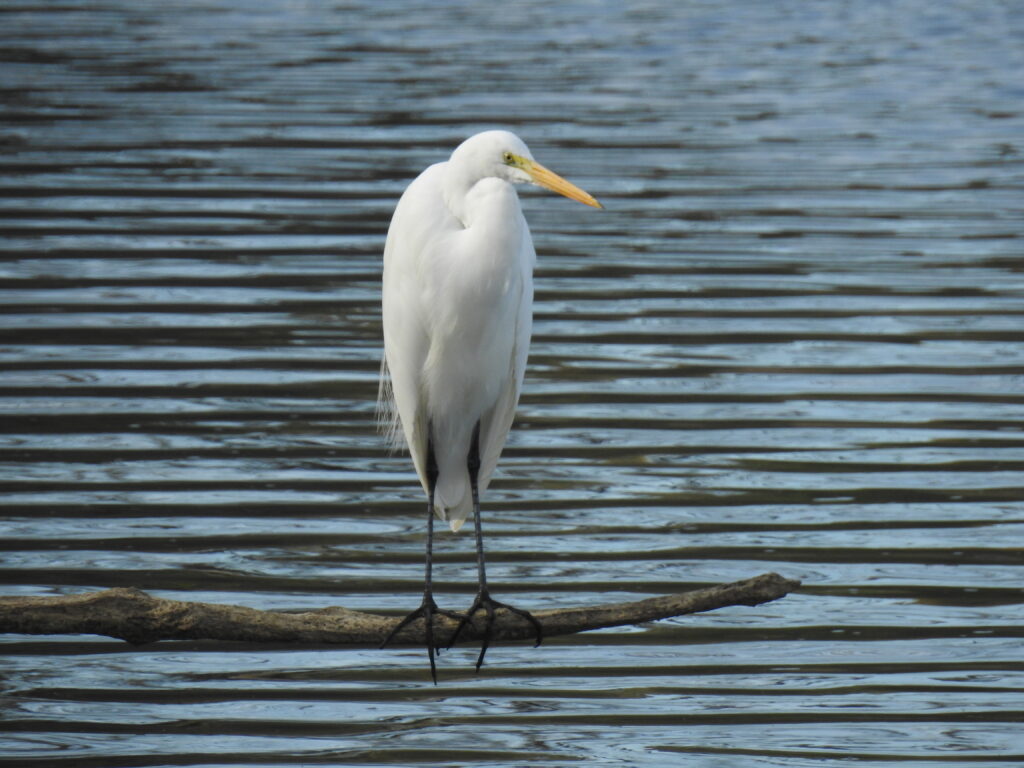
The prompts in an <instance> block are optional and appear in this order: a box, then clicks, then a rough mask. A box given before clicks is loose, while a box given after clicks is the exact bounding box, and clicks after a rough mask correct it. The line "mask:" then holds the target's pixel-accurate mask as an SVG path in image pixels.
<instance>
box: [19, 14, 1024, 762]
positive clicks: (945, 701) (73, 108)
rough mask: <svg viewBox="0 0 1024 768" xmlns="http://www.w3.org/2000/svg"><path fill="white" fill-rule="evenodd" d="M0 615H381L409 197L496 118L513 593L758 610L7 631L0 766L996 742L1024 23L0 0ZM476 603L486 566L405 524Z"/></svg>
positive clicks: (389, 572)
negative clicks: (259, 635) (38, 598)
mask: <svg viewBox="0 0 1024 768" xmlns="http://www.w3.org/2000/svg"><path fill="white" fill-rule="evenodd" d="M0 18H2V20H3V23H2V24H0V40H2V45H0V61H2V67H3V105H2V107H0V115H2V124H3V127H2V130H0V146H2V147H3V155H2V158H0V221H2V228H3V230H4V232H5V235H4V238H3V241H2V243H0V275H2V281H3V282H2V288H0V296H2V299H0V305H2V306H0V309H2V315H0V413H2V416H0V452H2V460H3V462H4V463H3V469H2V475H0V493H2V494H3V507H4V525H3V528H2V533H0V537H2V538H0V551H2V556H0V577H2V579H3V581H4V586H3V592H4V593H6V594H27V595H45V594H70V593H76V592H81V591H88V590H95V589H99V588H103V587H109V586H125V585H132V586H137V587H140V588H142V589H145V590H148V591H150V592H152V593H153V594H156V595H161V596H167V597H173V598H179V599H187V600H204V601H211V602H224V603H234V604H242V605H250V606H254V607H260V608H281V609H299V608H316V607H322V606H325V605H331V604H341V605H345V606H348V607H351V608H356V609H367V610H382V611H391V612H394V613H396V614H398V613H402V612H404V611H407V610H409V609H410V608H412V607H413V605H414V604H415V603H416V602H417V601H418V599H419V590H420V587H421V577H422V546H423V519H422V517H423V514H422V506H423V503H422V499H421V492H420V490H419V487H418V484H417V482H416V480H415V477H414V476H413V474H412V471H411V468H410V464H409V460H408V458H407V457H405V456H390V455H388V454H387V452H386V450H385V446H384V442H383V440H382V439H381V438H379V437H378V436H377V435H376V434H375V432H374V424H373V401H374V398H375V395H376V373H377V366H378V361H379V356H380V317H379V276H380V252H381V249H382V246H383V239H384V235H385V232H386V229H387V224H388V220H389V217H390V213H391V210H392V209H393V206H394V204H395V202H396V200H397V198H398V196H399V195H400V193H401V190H402V189H403V188H404V185H405V184H406V183H408V181H409V180H410V179H411V178H412V177H413V176H414V175H415V174H416V173H417V172H418V171H419V169H421V168H422V167H424V166H425V165H427V164H429V163H431V162H434V161H437V160H439V159H443V158H444V157H445V156H446V155H447V153H448V152H449V151H450V150H451V148H452V147H453V146H455V145H456V144H457V143H458V142H459V141H460V140H461V139H462V138H464V137H465V136H467V135H469V134H472V133H474V132H476V131H477V130H481V129H484V128H490V127H495V126H502V127H507V128H511V129H513V130H515V131H517V132H518V133H519V134H520V135H521V136H523V138H524V139H525V140H526V141H527V142H528V143H529V144H530V147H531V149H532V150H533V152H534V154H535V155H536V156H537V157H538V159H540V160H541V162H543V163H545V164H546V165H548V166H550V167H552V168H553V169H555V170H557V171H558V172H560V173H562V174H564V175H566V176H567V177H568V178H570V179H572V180H573V181H575V182H577V183H578V184H580V186H582V187H584V188H585V189H587V190H588V191H590V192H592V193H594V194H595V195H596V196H597V197H598V198H599V199H601V200H602V202H604V203H605V204H606V206H607V210H606V211H603V212H596V211H592V210H590V209H587V208H585V207H583V206H578V205H575V204H573V203H571V202H569V201H566V200H562V199H556V198H555V197H553V196H549V195H545V194H541V193H539V192H530V191H524V193H523V200H524V207H525V209H526V213H527V217H528V219H529V220H530V223H531V226H532V229H533V233H534V240H535V242H536V243H537V246H538V251H539V265H538V270H537V275H536V287H537V302H536V323H535V337H534V341H533V346H532V350H531V358H530V364H529V368H528V371H527V381H526V386H525V393H524V396H523V399H522V403H521V406H520V409H519V417H518V419H517V423H516V426H515V429H514V432H513V435H512V437H511V440H510V444H509V447H508V449H507V451H506V453H505V456H504V457H503V460H502V462H501V464H500V467H499V474H498V476H497V478H496V480H495V482H494V484H493V486H492V489H491V490H490V491H489V493H488V495H487V497H486V499H485V515H486V517H485V519H486V523H485V525H486V529H487V534H488V544H489V552H490V568H491V575H492V581H493V586H494V589H495V593H496V595H497V596H498V597H499V598H505V599H508V600H510V601H512V602H514V603H515V604H517V605H520V606H522V607H527V608H531V609H547V608H553V607H557V606H572V605H584V604H595V603H600V602H608V601H617V600H625V599H640V598H643V597H647V596H650V595H655V594H663V593H670V592H674V591H681V590H684V589H688V588H691V587H696V586H701V585H706V584H712V583H719V582H724V581H733V580H736V579H740V578H746V577H749V576H753V575H756V574H758V573H762V572H765V571H770V570H774V571H778V572H780V573H782V574H783V575H785V576H788V577H791V578H798V579H801V580H803V583H804V586H803V588H802V589H801V590H800V591H799V592H798V593H797V594H794V595H792V596H790V597H787V598H786V599H784V600H781V601H778V602H775V603H771V604H768V605H764V606H760V607H757V608H746V607H737V608H731V609H726V610H722V611H718V612H714V613H711V614H706V615H700V616H693V617H686V618H682V619H678V620H673V621H665V622H660V623H657V624H653V625H650V626H644V627H635V628H625V629H618V630H606V631H601V632H594V633H589V634H584V635H579V636H575V637H567V638H552V639H550V640H549V641H547V642H546V643H545V644H544V645H543V646H542V647H541V648H539V649H533V648H531V647H529V646H528V645H526V644H524V645H499V646H497V647H495V648H494V649H493V650H492V651H491V652H490V653H489V655H488V659H487V665H486V666H485V668H484V670H483V671H482V672H481V673H480V674H479V675H476V674H474V673H473V671H472V662H473V661H474V659H475V650H474V649H472V648H465V649H456V650H453V651H451V652H448V653H445V654H444V655H443V657H442V659H441V669H440V677H441V683H440V685H438V686H437V687H434V686H433V685H430V684H429V678H428V673H427V665H426V658H425V655H424V653H423V652H422V651H421V650H418V649H412V648H397V649H390V650H385V651H381V650H377V649H375V648H354V649H352V648H341V649H339V648H321V647H294V646H259V645H234V644H227V643H159V644H155V645H151V646H146V647H142V648H131V647H129V646H127V645H125V644H123V643H119V642H117V641H113V640H107V639H103V638H95V637H84V636H83V637H24V636H7V637H6V638H4V639H3V641H2V642H3V646H2V650H3V656H2V658H0V665H2V670H3V685H4V696H3V698H2V699H0V707H2V708H3V709H2V719H0V731H2V735H0V765H4V766H25V765H40V766H42V765H45V766H104V767H105V768H117V767H119V766H149V765H153V766H157V765H159V766H164V765H188V766H212V765H217V766H250V765H264V766H266V765H273V766H306V765H402V766H410V765H417V766H419V765H424V766H425V765H431V766H432V765H438V764H444V765H464V766H473V765H487V766H499V765H501V766H505V765H507V766H522V765H544V766H560V765H565V766H569V765H578V764H579V763H580V762H581V761H587V762H589V763H591V764H599V765H611V764H644V765H647V766H662V765H664V766H676V765H680V764H694V765H711V766H732V765H752V766H783V765H784V766H804V765H806V766H821V765H833V764H839V763H844V764H845V763H847V762H850V761H854V762H857V763H858V764H861V765H872V766H875V765H877V766H888V765H894V764H897V763H904V762H910V763H914V764H918V765H919V764H925V765H930V766H945V765H954V764H957V765H959V764H965V763H966V764H971V765H979V766H996V765H1005V764H1007V763H1013V762H1020V761H1022V760H1024V737H1022V736H1021V732H1022V731H1021V721H1022V720H1024V654H1022V652H1021V649H1022V644H1021V638H1022V635H1024V630H1022V626H1024V590H1022V588H1021V583H1022V576H1024V567H1022V566H1024V557H1022V538H1021V534H1022V524H1024V481H1022V479H1021V478H1022V474H1021V469H1022V468H1024V434H1022V429H1024V389H1022V386H1021V384H1022V374H1024V330H1022V317H1024V278H1022V271H1024V255H1022V240H1021V236H1022V231H1024V228H1022V223H1024V204H1022V201H1024V196H1022V191H1024V156H1022V154H1021V153H1022V152H1024V142H1022V137H1024V106H1022V104H1024V101H1022V97H1024V87H1022V85H1021V80H1020V75H1019V73H1020V72H1021V71H1024V13H1022V11H1021V9H1020V8H1019V4H1017V3H1013V2H981V3H968V2H950V3H942V4H938V5H936V4H934V3H925V2H921V1H920V0H902V1H898V2H894V3H885V4H883V3H873V2H872V3H860V2H837V3H829V4H824V3H819V4H806V3H797V2H788V1H787V2H779V3H771V4H763V3H757V2H738V3H733V4H729V5H723V4H718V3H710V2H687V3H669V2H646V3H609V2H596V1H595V2H583V1H582V0H580V1H579V2H568V3H559V4H556V5H552V4H550V3H542V2H532V1H531V2H521V3H508V4H502V5H493V4H468V3H465V4H463V3H454V4H443V3H434V4H427V3H423V4H420V3H412V2H401V3H390V4H371V3H359V2H355V3H342V4H334V5H327V4H321V3H303V2H283V1H282V0H274V1H272V2H266V3H262V4H260V6H259V7H256V5H255V4H243V3H230V2H226V3H220V4H213V3H202V2H183V1H181V0H169V1H168V2H163V3H160V4H159V5H157V4H151V3H144V4H137V3H128V2H123V1H122V0H109V1H108V2H104V3H102V4H96V3H87V2H74V0H66V1H65V2H61V3H56V2H49V1H47V2H38V3H31V4H29V3H22V4H7V5H5V6H4V7H3V8H0ZM437 548H438V560H439V565H438V569H439V572H438V579H439V581H440V585H439V599H440V601H441V602H442V604H443V605H445V606H449V607H452V608H460V607H464V606H465V605H467V604H468V602H469V600H470V599H471V596H472V591H473V581H474V566H473V557H472V546H471V538H470V537H469V536H466V535H460V536H457V537H456V536H451V535H444V536H441V537H440V538H439V541H438V542H437Z"/></svg>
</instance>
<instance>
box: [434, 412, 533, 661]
mask: <svg viewBox="0 0 1024 768" xmlns="http://www.w3.org/2000/svg"><path fill="white" fill-rule="evenodd" d="M466 468H467V469H468V470H469V487H470V490H471V491H472V493H473V523H474V524H475V526H476V567H477V575H478V584H479V588H478V591H477V593H476V597H475V598H474V599H473V604H472V605H471V606H470V607H469V610H468V611H466V613H464V614H463V615H462V618H461V620H460V621H459V626H458V627H457V628H456V629H455V634H454V635H452V640H451V643H449V644H448V647H449V648H451V647H452V646H453V645H455V641H456V640H458V639H459V635H460V634H461V633H462V630H463V629H464V628H465V626H466V625H467V624H468V623H469V622H470V621H471V620H472V619H473V616H474V614H476V612H477V611H480V610H482V611H484V612H485V613H486V614H487V622H486V624H485V629H484V635H483V638H482V639H481V641H480V655H479V656H477V659H476V669H477V671H478V672H479V671H480V665H481V664H483V663H484V655H485V654H486V653H487V649H488V648H489V647H490V645H491V639H492V637H493V632H494V612H495V610H496V609H497V608H504V609H505V610H506V611H509V612H511V613H514V614H516V615H517V616H521V617H522V618H524V619H525V620H526V621H528V622H530V624H532V625H533V628H534V630H535V631H536V633H537V643H536V645H540V643H541V641H542V640H543V639H544V630H543V629H542V627H541V625H540V622H539V621H537V619H535V618H534V616H533V614H532V613H530V612H529V611H524V610H522V609H521V608H514V607H512V606H511V605H508V604H507V603H502V602H499V601H498V600H495V599H494V598H493V597H491V592H490V590H489V589H488V588H487V567H486V565H485V563H484V534H483V529H482V528H481V527H480V489H479V487H478V484H477V480H478V477H479V475H480V422H479V421H478V422H477V423H476V426H475V427H474V428H473V437H472V438H471V440H470V444H469V456H468V457H467V460H466Z"/></svg>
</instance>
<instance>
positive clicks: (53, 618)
mask: <svg viewBox="0 0 1024 768" xmlns="http://www.w3.org/2000/svg"><path fill="white" fill-rule="evenodd" d="M798 586H800V582H798V581H791V580H789V579H784V578H782V577H781V576H779V575H778V574H776V573H765V574H762V575H760V576H756V577H754V578H752V579H746V580H744V581H736V582H733V583H732V584H721V585H719V586H715V587H707V588H705V589H697V590H694V591H692V592H683V593H681V594H678V595H665V596H664V597H652V598H650V599H647V600H639V601H637V602H631V603H614V604H610V605H597V606H593V607H589V608H566V609H563V610H554V611H536V612H534V613H533V615H534V617H535V618H536V619H537V620H538V621H539V622H540V624H541V626H542V627H543V629H544V637H554V636H556V635H568V634H573V633H575V632H585V631H587V630H590V629H600V628H602V627H618V626H623V625H627V624H641V623H644V622H648V621H656V620H658V619H668V618H671V617H673V616H682V615H684V614H688V613H700V612H702V611H712V610H715V609H716V608H724V607H726V606H730V605H759V604H761V603H767V602H770V601H772V600H776V599H778V598H780V597H783V596H784V595H786V594H787V593H789V592H790V591H791V590H793V589H796V588H797V587H798ZM482 614H483V612H482V611H481V613H480V614H478V616H477V617H475V619H474V621H473V623H472V624H470V625H467V626H466V628H465V629H464V630H463V633H462V639H463V640H476V639H479V637H480V635H481V633H482V631H483V623H484V617H483V615H482ZM496 619H497V620H496V622H495V625H494V633H493V639H495V640H532V639H533V636H534V629H533V627H532V626H530V624H528V623H527V622H526V621H524V620H523V619H521V618H520V617H518V616H516V615H514V614H511V613H509V612H508V611H505V610H499V611H498V613H497V617H496ZM399 620H400V619H399V618H398V617H394V616H381V615H378V614H375V613H363V612H361V611H351V610H349V609H347V608H323V609H321V610H318V611H309V612H306V613H281V612H279V611H259V610H256V609H255V608H245V607H242V606H238V605H214V604H212V603H186V602H182V601H180V600H164V599H162V598H159V597H152V596H151V595H148V594H146V593H145V592H142V591H141V590H138V589H133V588H128V589H107V590H104V591H103V592H91V593H88V594H83V595H70V596H66V597H0V632H2V633H18V634H28V635H65V634H90V635H106V636H108V637H116V638H120V639H122V640H126V641H128V642H129V643H133V644H136V645H140V644H142V643H152V642H155V641H157V640H239V641H248V642H277V643H334V644H348V645H365V644H377V645H379V644H380V643H381V642H383V641H384V638H385V637H387V635H388V633H389V632H390V631H391V629H392V628H393V627H394V626H395V625H396V624H397V623H398V622H399ZM434 626H435V627H436V629H435V633H436V635H437V637H438V638H445V637H448V636H450V634H451V633H452V632H453V631H454V630H455V626H456V624H455V622H454V621H452V620H451V619H449V618H446V617H444V616H437V617H435V624H434ZM423 643H424V637H423V622H422V620H418V621H415V622H413V623H412V624H410V625H409V626H408V627H406V628H405V629H403V630H402V631H401V632H400V633H399V634H398V635H396V636H395V638H394V640H393V641H392V644H393V645H399V644H406V645H410V644H416V645H422V644H423Z"/></svg>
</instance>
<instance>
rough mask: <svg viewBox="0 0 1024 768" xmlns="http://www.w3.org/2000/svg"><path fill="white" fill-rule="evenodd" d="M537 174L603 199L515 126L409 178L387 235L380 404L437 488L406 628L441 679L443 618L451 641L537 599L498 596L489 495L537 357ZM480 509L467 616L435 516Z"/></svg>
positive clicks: (428, 487) (390, 427) (452, 519)
mask: <svg viewBox="0 0 1024 768" xmlns="http://www.w3.org/2000/svg"><path fill="white" fill-rule="evenodd" d="M524 182H530V183H533V184H537V185H539V186H542V187H546V188H548V189H550V190H552V191H554V192H558V193H560V194H562V195H565V196H566V197H569V198H571V199H573V200H577V201H579V202H581V203H584V204H586V205H590V206H593V207H595V208H600V207H602V206H601V204H600V203H598V202H597V200H595V199H594V198H593V197H591V196H590V195H589V194H587V193H586V192H584V191H583V190H582V189H580V188H579V187H577V186H575V185H573V184H571V183H569V182H568V181H566V180H565V179H563V178H562V177H561V176H559V175H557V174H555V173H553V172H552V171H549V170H548V169H547V168H545V167H544V166H542V165H540V164H539V163H537V162H536V161H535V160H534V159H533V156H532V155H531V154H530V150H529V149H527V147H526V144H524V143H523V142H522V140H521V139H520V138H519V137H518V136H516V135H515V134H512V133H509V132H508V131H486V132H484V133H478V134H476V135H475V136H472V137H471V138H469V139H467V140H466V141H464V142H463V143H462V144H460V145H459V146H458V147H457V148H456V149H455V151H454V152H452V155H451V158H450V159H449V160H448V161H447V162H442V163H437V164H435V165H431V166H430V167H429V168H427V169H426V170H425V171H423V173H421V174H420V175H419V176H418V177H416V179H415V180H414V181H413V182H412V183H411V184H410V185H409V186H408V188H406V190H405V192H404V193H403V194H402V198H401V200H399V201H398V206H397V207H396V208H395V213H394V216H393V217H392V219H391V226H390V228H389V229H388V237H387V243H386V245H385V246H384V280H383V283H384V286H383V316H384V363H383V365H382V367H381V387H380V396H379V402H378V411H379V413H380V414H381V422H382V427H383V428H384V429H385V430H386V431H387V432H388V433H389V435H390V438H391V439H392V441H393V442H394V443H395V444H400V442H401V437H400V435H404V437H405V442H406V444H407V445H408V447H409V452H410V453H411V454H412V460H413V464H414V465H415V467H416V472H417V473H418V474H419V478H420V482H421V483H422V484H423V490H424V491H425V492H426V494H427V548H426V574H425V584H424V591H423V602H422V603H421V605H420V607H419V608H417V609H416V610H415V611H413V612H411V613H410V614H409V615H408V616H406V617H405V618H404V619H403V620H402V622H401V623H400V624H399V625H398V626H397V627H396V628H395V630H394V631H393V632H392V633H391V634H390V635H389V636H388V638H387V640H385V641H384V645H387V643H388V642H389V641H390V640H391V638H392V637H394V635H395V633H397V632H398V631H399V630H400V629H401V628H402V627H404V626H406V625H407V624H408V623H410V622H412V621H414V620H415V619H417V618H422V619H423V621H424V628H425V635H426V642H427V653H428V655H429V657H430V672H431V676H432V677H433V678H434V681H435V682H436V680H437V670H436V667H435V663H434V658H435V656H436V654H437V653H438V647H437V645H435V642H434V635H433V618H434V615H435V614H437V613H443V614H444V615H447V616H449V617H452V618H455V619H458V620H459V625H458V628H457V630H456V631H455V633H454V634H453V636H452V638H451V641H450V642H449V647H450V646H451V645H452V644H454V643H455V642H456V641H457V640H458V637H459V634H460V633H461V631H462V629H463V628H464V627H465V625H466V623H467V622H469V621H470V620H471V619H472V617H473V616H474V615H475V614H476V613H477V612H478V611H480V610H484V611H485V612H486V615H487V624H486V627H487V630H486V634H485V637H484V639H483V641H482V644H481V648H480V655H479V657H478V658H477V662H476V666H477V669H479V668H480V665H481V664H482V663H483V659H484V654H485V653H486V652H487V647H488V645H489V642H490V635H491V630H492V627H493V624H494V611H495V608H506V609H508V610H510V611H512V612H513V613H516V614H518V615H519V616H521V617H523V619H524V620H526V621H529V622H531V623H532V624H533V626H534V628H535V630H536V632H537V643H538V644H539V643H540V641H541V628H540V624H539V623H538V622H537V620H536V619H534V617H533V616H532V615H531V614H530V613H528V612H527V611H523V610H519V609H517V608H512V607H511V606H509V605H506V604H504V603H500V602H498V601H497V600H494V599H493V598H492V597H491V596H490V593H489V591H488V588H487V576H486V571H485V567H484V550H483V534H482V532H481V528H480V494H481V493H482V492H483V491H485V490H486V489H487V485H488V483H489V481H490V479H491V474H492V473H493V472H494V468H495V465H496V464H497V462H498V457H499V456H500V454H501V450H502V448H503V447H504V445H505V439H506V437H507V436H508V431H509V428H510V427H511V426H512V417H513V414H514V412H515V408H516V403H517V402H518V401H519V390H520V388H521V386H522V383H523V372H524V370H525V368H526V355H527V351H528V347H529V344H530V330H531V326H532V321H533V318H532V304H533V265H534V262H535V260H536V254H535V253H534V250H533V241H532V240H531V238H530V230H529V228H528V227H527V225H526V220H525V219H524V218H523V213H522V210H521V209H520V207H519V198H518V196H517V194H516V190H515V187H514V186H513V184H517V183H524ZM470 511H472V513H473V522H474V523H475V526H476V554H477V572H478V580H479V591H478V593H477V595H476V598H475V599H474V601H473V603H472V605H471V606H470V608H469V610H468V611H467V612H466V613H464V614H456V613H453V612H451V611H441V610H440V609H439V608H438V607H437V604H436V603H435V602H434V597H433V591H432V583H431V567H432V562H431V560H432V545H433V534H434V517H435V515H436V516H437V517H438V518H439V519H441V520H446V521H447V522H448V524H449V525H450V526H451V529H452V530H453V531H458V530H459V528H460V526H461V525H462V524H463V522H464V521H465V520H466V517H467V516H468V515H469V513H470Z"/></svg>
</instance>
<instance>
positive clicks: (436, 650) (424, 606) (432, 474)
mask: <svg viewBox="0 0 1024 768" xmlns="http://www.w3.org/2000/svg"><path fill="white" fill-rule="evenodd" d="M426 469H427V488H428V489H429V490H428V493H427V556H426V571H425V574H424V578H423V601H422V602H421V603H420V607H419V608H417V609H416V610H414V611H412V612H411V613H410V614H409V615H407V616H406V617H405V618H404V619H402V620H401V621H400V622H398V624H396V625H395V628H394V629H392V630H391V631H390V632H389V633H388V636H387V637H386V638H384V642H383V643H381V645H380V647H381V648H383V647H384V646H386V645H387V644H388V643H390V642H391V641H392V639H394V637H395V635H397V634H398V633H399V632H400V631H401V630H402V629H403V628H404V627H406V626H408V625H409V624H411V623H412V622H414V621H416V619H423V634H424V637H425V639H426V644H427V656H428V657H429V659H430V677H431V679H432V680H433V681H434V685H437V664H436V662H435V658H436V657H437V655H438V654H440V653H441V648H440V647H439V646H438V645H437V643H435V642H434V616H435V615H436V614H438V613H440V614H441V615H443V616H447V617H448V618H450V619H454V620H460V619H461V618H462V616H461V614H458V613H455V612H454V611H446V610H442V609H440V608H438V607H437V603H435V602H434V582H433V571H434V489H435V487H436V486H437V460H436V459H435V458H434V444H433V441H432V440H430V439H428V440H427V467H426Z"/></svg>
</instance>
